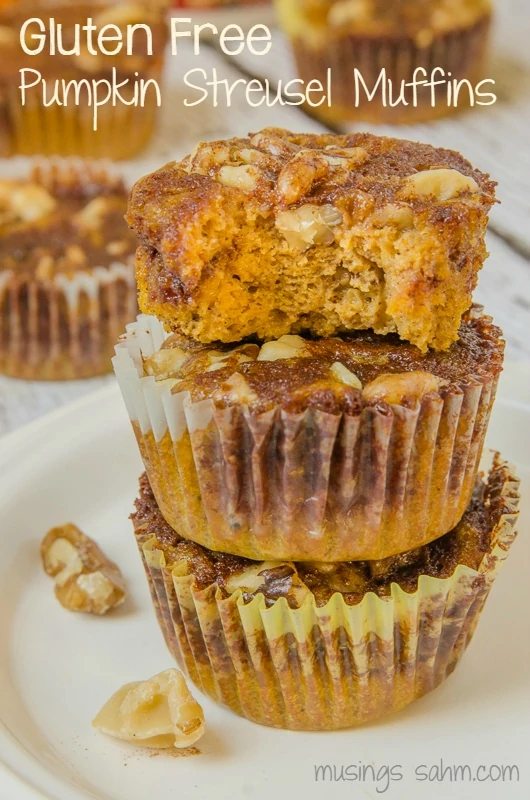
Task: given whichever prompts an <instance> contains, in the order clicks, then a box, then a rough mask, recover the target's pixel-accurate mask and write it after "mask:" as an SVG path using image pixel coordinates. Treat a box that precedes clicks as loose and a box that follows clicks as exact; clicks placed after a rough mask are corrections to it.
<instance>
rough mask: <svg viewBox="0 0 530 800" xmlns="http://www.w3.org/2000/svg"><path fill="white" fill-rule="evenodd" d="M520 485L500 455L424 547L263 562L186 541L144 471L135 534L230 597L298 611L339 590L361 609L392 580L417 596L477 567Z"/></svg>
mask: <svg viewBox="0 0 530 800" xmlns="http://www.w3.org/2000/svg"><path fill="white" fill-rule="evenodd" d="M513 481H514V479H513V477H512V475H511V473H510V468H509V466H508V465H507V464H506V463H502V462H500V461H499V460H498V458H497V459H496V460H495V462H494V465H493V467H492V470H491V472H490V475H489V479H488V481H487V482H484V480H482V479H479V480H478V482H477V486H476V488H475V492H474V495H473V498H472V500H471V503H470V504H469V506H468V508H467V510H466V512H465V514H464V516H463V517H462V519H461V521H460V522H459V523H458V525H457V526H456V527H455V528H453V530H452V531H450V532H449V533H447V534H445V536H442V537H441V538H439V539H437V540H436V541H434V542H431V543H430V544H428V545H425V546H424V547H421V548H418V549H417V550H411V551H409V552H406V553H402V554H401V555H398V556H392V557H390V558H387V559H384V560H382V561H350V562H341V563H338V564H327V563H326V564H324V563H310V562H298V563H294V562H272V561H268V562H256V561H251V560H249V559H246V558H241V557H238V556H233V555H230V554H227V553H218V552H213V551H211V550H207V549H206V548H205V547H202V546H201V545H198V544H195V543H193V542H190V541H188V540H186V539H183V538H182V537H180V536H179V534H178V533H176V532H175V531H174V530H173V529H172V528H171V527H170V526H169V525H168V524H167V523H166V521H165V520H164V518H163V516H162V514H161V512H160V510H159V508H158V506H157V503H156V500H155V498H154V495H153V493H152V490H151V487H150V485H149V481H148V479H147V476H146V475H145V474H144V475H143V476H142V477H141V479H140V495H139V498H138V499H137V500H136V504H135V505H136V511H135V513H134V514H133V515H132V517H131V518H132V520H133V524H134V528H135V532H136V534H137V535H142V536H149V537H155V539H156V546H158V547H160V548H161V549H163V551H164V553H165V556H166V563H167V564H168V565H169V566H174V565H176V564H177V563H179V562H180V569H181V574H185V573H186V572H189V573H190V574H192V575H193V577H194V584H195V586H196V588H197V589H205V588H206V587H208V586H211V585H216V586H217V587H219V589H220V591H221V593H222V594H223V596H225V597H226V596H228V595H230V594H232V593H233V592H235V591H236V590H237V589H241V591H242V595H243V599H244V601H245V602H249V601H250V600H251V599H252V598H253V597H254V596H255V595H257V594H262V595H263V596H264V598H265V602H266V604H267V605H272V604H273V603H274V602H275V601H276V600H277V599H278V598H280V597H285V598H286V599H287V601H288V603H289V605H290V606H291V607H293V608H297V607H299V606H300V605H301V604H302V603H303V602H304V600H305V598H306V597H307V595H308V594H309V593H310V592H312V593H313V594H314V596H315V600H316V603H317V605H318V606H323V605H325V604H326V603H327V602H328V600H329V599H330V598H331V597H332V595H333V594H335V593H336V592H339V593H340V594H342V595H343V597H344V600H345V601H346V603H348V604H349V605H354V604H356V603H359V602H360V601H361V600H362V598H363V597H364V595H365V594H366V593H367V592H374V593H375V594H377V595H379V596H384V595H388V594H390V591H391V585H392V583H397V584H399V586H400V587H401V588H402V589H404V590H405V591H407V592H414V591H415V590H416V588H417V585H418V579H419V577H420V576H421V575H428V576H431V577H435V578H447V577H450V576H451V575H452V574H453V572H454V570H455V569H456V567H457V565H459V564H462V565H464V566H467V567H470V568H471V569H475V570H476V569H478V568H479V566H480V564H481V562H482V559H483V557H484V556H485V555H486V554H487V553H488V552H489V551H490V550H491V548H492V545H493V539H494V537H495V536H496V534H497V532H498V526H499V524H500V521H501V518H502V516H503V515H504V514H507V513H510V512H513V510H514V503H516V500H517V497H518V494H517V490H516V484H514V483H513Z"/></svg>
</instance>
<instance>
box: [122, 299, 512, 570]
mask: <svg viewBox="0 0 530 800" xmlns="http://www.w3.org/2000/svg"><path fill="white" fill-rule="evenodd" d="M167 337H168V335H167V333H166V332H165V331H164V329H163V327H162V325H161V324H160V322H158V321H157V320H156V319H155V318H154V317H143V316H140V317H139V318H138V321H137V323H135V324H133V325H130V326H128V330H127V334H126V335H125V336H124V337H122V341H121V342H120V343H119V344H118V346H117V347H116V356H115V358H114V359H113V362H114V368H115V372H116V376H117V378H118V381H119V384H120V387H121V390H122V393H123V396H124V399H125V403H126V405H127V409H128V411H129V415H130V418H131V421H132V423H133V428H134V431H135V434H136V437H137V441H138V444H139V447H140V451H141V454H142V457H143V461H144V464H145V468H146V470H147V473H148V475H149V479H150V482H151V485H152V487H153V491H154V493H155V496H156V498H157V502H158V504H159V506H160V509H161V511H162V513H163V515H164V517H165V518H166V520H167V521H168V523H169V524H170V525H171V526H172V527H173V528H175V529H176V530H178V531H179V532H180V533H181V534H182V535H183V536H185V537H186V538H187V539H191V540H193V541H196V542H199V543H200V544H202V545H204V546H206V547H209V548H210V549H212V550H220V551H223V552H229V553H234V554H237V555H242V556H246V557H248V558H254V559H260V560H261V559H270V558H272V559H275V560H277V559H292V560H307V561H309V560H310V561H315V560H318V561H328V562H331V561H346V560H360V559H381V558H385V557H387V556H392V555H394V554H396V553H400V552H403V551H405V550H411V549H413V548H416V547H419V546H420V545H423V544H425V543H426V542H429V541H432V540H433V539H435V538H437V537H438V536H441V535H442V534H445V533H447V531H449V530H450V529H451V528H452V527H454V525H456V523H457V522H458V520H459V519H460V518H461V516H462V514H463V513H464V511H465V509H466V507H467V505H468V503H469V501H470V498H471V494H472V491H473V487H474V485H475V479H476V474H477V470H478V465H479V459H480V455H481V452H482V446H483V442H484V437H485V434H486V429H487V425H488V419H489V415H490V411H491V407H492V404H493V400H494V397H495V389H496V385H497V379H498V376H499V373H500V371H501V369H502V360H503V352H504V342H503V341H502V339H501V331H500V330H499V329H498V328H496V327H495V326H494V325H493V324H492V322H491V319H490V318H489V317H486V316H483V315H482V314H481V310H480V308H478V307H476V308H474V309H473V310H472V313H470V314H468V315H467V316H466V317H465V318H464V320H463V322H462V324H461V327H460V331H459V338H458V341H457V342H455V343H454V344H453V345H452V346H451V347H450V348H449V350H447V351H444V352H440V351H435V350H430V351H428V352H427V353H426V354H422V353H421V351H420V350H419V349H418V348H417V347H415V346H414V345H410V344H407V343H405V342H401V341H400V340H399V339H398V338H397V336H395V335H388V336H378V335H376V334H373V333H371V332H365V331H358V332H353V333H349V334H343V335H342V337H340V338H329V339H317V340H311V339H304V338H302V337H300V336H295V335H287V336H283V337H281V338H280V339H279V340H277V341H272V342H267V343H266V344H264V345H262V346H261V347H260V346H259V345H257V344H254V343H239V344H235V345H234V344H232V345H227V344H224V345H223V344H221V343H216V344H214V345H201V344H199V343H197V342H195V341H193V340H190V339H186V338H185V337H181V336H178V335H173V336H169V338H167Z"/></svg>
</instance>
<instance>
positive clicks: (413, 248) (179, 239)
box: [127, 128, 495, 351]
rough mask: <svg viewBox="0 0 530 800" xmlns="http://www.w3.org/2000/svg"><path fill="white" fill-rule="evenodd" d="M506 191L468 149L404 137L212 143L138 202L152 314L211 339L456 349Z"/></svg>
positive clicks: (151, 184) (266, 137) (140, 270)
mask: <svg viewBox="0 0 530 800" xmlns="http://www.w3.org/2000/svg"><path fill="white" fill-rule="evenodd" d="M494 189H495V183H494V182H493V181H491V180H490V178H489V176H488V175H485V174H484V173H482V172H480V171H479V170H476V169H474V168H473V167H472V166H471V164H470V163H469V162H468V161H466V160H465V159H464V158H463V157H462V156H461V155H460V154H459V153H456V152H454V151H452V150H445V149H442V148H435V147H431V146H430V145H427V144H421V143H418V142H410V141H406V140H403V139H391V138H387V137H383V136H372V135H371V134H363V133H358V134H351V135H345V136H336V135H332V134H322V135H315V134H293V133H290V132H289V131H285V130H281V129H279V128H269V129H265V130H263V131H261V132H260V133H257V134H254V135H251V136H250V138H245V139H228V140H226V141H217V142H201V143H200V144H199V145H198V146H197V147H196V149H195V150H194V152H193V153H192V154H191V155H190V156H189V157H188V158H185V159H183V160H182V161H181V162H179V163H175V162H173V163H170V164H167V165H166V166H164V167H162V168H161V169H159V170H157V171H156V172H154V173H152V174H151V175H146V176H145V177H143V178H141V179H140V180H139V181H138V182H137V183H136V184H135V186H134V188H133V191H132V193H131V200H130V203H129V210H128V215H127V221H128V223H129V225H130V226H131V227H132V228H133V230H134V231H135V232H136V233H137V235H138V238H139V242H140V247H139V248H138V252H137V258H136V277H137V281H138V290H139V304H140V308H141V310H142V311H143V312H144V313H146V314H155V315H156V316H157V317H158V318H159V319H160V320H162V321H163V322H164V324H165V325H166V326H167V327H168V328H170V329H172V330H174V331H179V332H182V333H184V334H186V335H187V336H192V337H193V338H195V339H198V340H199V341H201V342H213V341H216V340H221V341H223V342H238V341H240V340H241V339H243V338H245V337H247V336H253V335H255V336H257V337H259V338H260V339H276V338H278V337H279V336H282V335H283V334H288V333H300V332H305V331H310V332H311V333H312V334H315V335H316V336H333V335H335V334H337V333H340V332H341V331H345V330H352V329H364V328H372V329H373V330H375V332H376V333H383V334H384V333H392V332H397V333H398V334H399V335H400V337H401V338H402V339H406V340H408V341H410V342H412V343H413V344H416V345H417V346H418V347H419V348H420V349H421V350H424V351H425V350H426V349H427V348H428V347H433V348H436V349H439V350H444V349H447V348H448V347H449V346H450V345H451V343H452V342H454V341H455V340H456V338H457V336H458V328H459V325H460V318H461V316H462V314H463V313H464V312H465V311H467V309H469V307H470V306H471V294H472V291H473V289H474V287H475V285H476V281H477V275H478V272H479V270H480V269H481V268H482V265H483V262H484V259H485V258H486V255H487V253H486V249H485V245H484V235H485V231H486V225H487V221H488V212H489V210H490V208H491V206H492V204H493V203H494V202H495V193H494Z"/></svg>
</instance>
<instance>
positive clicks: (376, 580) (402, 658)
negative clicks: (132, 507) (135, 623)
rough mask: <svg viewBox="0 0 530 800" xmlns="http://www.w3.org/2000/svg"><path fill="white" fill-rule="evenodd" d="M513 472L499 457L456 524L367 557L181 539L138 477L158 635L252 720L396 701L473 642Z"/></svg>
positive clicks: (503, 528)
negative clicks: (325, 556) (242, 550)
mask: <svg viewBox="0 0 530 800" xmlns="http://www.w3.org/2000/svg"><path fill="white" fill-rule="evenodd" d="M518 485H519V484H518V480H517V478H516V477H515V476H514V474H513V470H512V468H511V467H510V466H509V465H508V464H506V463H505V462H502V461H501V460H500V458H499V456H498V455H497V456H496V457H495V458H494V462H493V466H492V468H491V470H490V473H489V475H488V478H487V480H484V479H482V478H481V479H479V481H478V482H477V486H476V489H475V492H474V495H473V499H472V501H471V503H470V505H469V507H468V509H467V511H466V513H465V514H464V516H463V518H462V520H461V521H460V523H459V524H458V525H457V526H456V527H455V528H454V529H453V530H452V531H450V532H449V533H448V534H446V535H445V536H443V537H441V538H440V539H438V540H436V541H435V542H431V543H430V544H428V545H426V546H424V547H422V548H419V549H418V550H414V551H409V552H408V553H405V554H401V555H400V556H395V557H392V558H389V559H385V560H384V561H377V562H370V561H364V562H343V563H339V564H321V563H296V564H295V563H292V562H272V561H270V562H269V561H268V562H256V561H250V560H249V559H245V558H241V557H238V556H231V555H229V554H226V553H217V552H213V551H210V550H207V549H206V548H204V547H201V546H200V545H197V544H195V543H193V542H189V541H187V540H185V539H183V538H182V537H180V536H179V535H178V534H177V533H175V531H173V529H172V528H170V527H169V525H168V524H167V523H166V522H165V520H164V518H163V517H162V514H161V513H160V511H159V509H158V506H157V504H156V501H155V499H154V496H153V494H152V491H151V488H150V486H149V483H148V480H147V477H146V476H145V475H144V476H142V478H141V479H140V497H139V499H138V500H137V501H136V511H135V513H134V514H133V515H132V520H133V524H134V529H135V535H136V539H137V543H138V546H139V549H140V552H141V554H142V558H143V562H144V566H145V569H146V573H147V576H148V579H149V584H150V588H151V594H152V597H153V602H154V605H155V609H156V612H157V616H158V621H159V623H160V627H161V629H162V631H163V633H164V636H165V639H166V643H167V645H168V647H169V649H170V651H171V653H172V654H173V656H174V657H175V658H176V660H177V662H178V663H179V665H180V666H181V667H182V668H183V669H185V670H186V671H187V673H188V674H189V676H190V677H191V679H192V680H193V681H194V682H195V683H196V684H197V686H198V687H199V688H200V689H202V690H203V691H204V692H205V693H206V694H208V695H210V696H211V697H212V698H213V699H214V700H217V701H219V702H221V703H223V704H224V705H227V706H229V707H230V708H231V709H232V710H233V711H235V712H236V713H238V714H240V715H241V716H244V717H246V718H248V719H250V720H253V721H255V722H258V723H261V724H264V725H271V726H274V727H279V728H290V729H299V730H328V729H334V728H342V727H348V726H351V725H357V724H359V723H362V722H366V721H367V720H373V719H376V718H378V717H380V716H383V715H385V714H388V713H391V712H393V711H397V710H399V709H401V708H404V707H405V706H406V705H408V704H409V703H411V702H412V701H413V700H416V699H417V698H419V697H421V696H422V695H424V694H426V692H428V691H430V690H431V689H434V688H435V687H436V686H438V685H439V684H440V683H441V682H442V681H443V680H444V679H445V678H446V677H447V675H449V674H450V673H451V672H452V671H453V669H454V668H455V666H456V664H457V662H458V660H459V658H460V656H461V655H462V653H463V652H464V650H465V648H466V646H467V644H468V643H469V641H470V639H471V637H472V635H473V632H474V630H475V626H476V624H477V621H478V617H479V615H480V612H481V611H482V608H483V606H484V602H485V600H486V598H487V596H488V593H489V590H490V588H491V585H492V583H493V581H494V579H495V576H496V574H497V571H498V569H499V567H500V565H501V563H502V562H503V561H504V559H505V558H506V556H507V553H508V550H509V548H510V545H511V544H512V542H513V540H514V538H515V535H516V534H515V531H514V525H515V520H516V518H517V506H518V500H519V493H518Z"/></svg>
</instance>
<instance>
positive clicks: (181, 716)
mask: <svg viewBox="0 0 530 800" xmlns="http://www.w3.org/2000/svg"><path fill="white" fill-rule="evenodd" d="M92 725H93V727H94V728H98V729H99V730H101V731H103V733H106V734H108V735H109V736H114V737H116V738H117V739H125V740H126V741H128V742H134V743H135V744H138V745H141V746H142V747H155V748H166V747H177V748H180V747H189V746H190V745H193V744H195V742H197V741H198V740H199V739H200V738H201V736H202V735H203V734H204V731H205V723H204V713H203V710H202V708H201V707H200V705H199V704H198V703H197V701H196V700H195V699H194V698H193V697H192V695H191V693H190V691H189V689H188V686H187V684H186V679H185V678H184V675H183V674H182V673H181V672H180V671H179V670H178V669H167V670H165V672H160V673H159V674H158V675H155V676H153V677H152V678H149V680H146V681H137V682H135V683H128V684H126V685H125V686H122V687H121V689H118V691H117V692H116V693H115V694H113V695H112V697H111V698H110V700H108V701H107V702H106V703H105V705H104V706H103V708H102V709H101V711H100V712H99V714H97V716H96V717H95V719H94V720H93V722H92Z"/></svg>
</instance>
